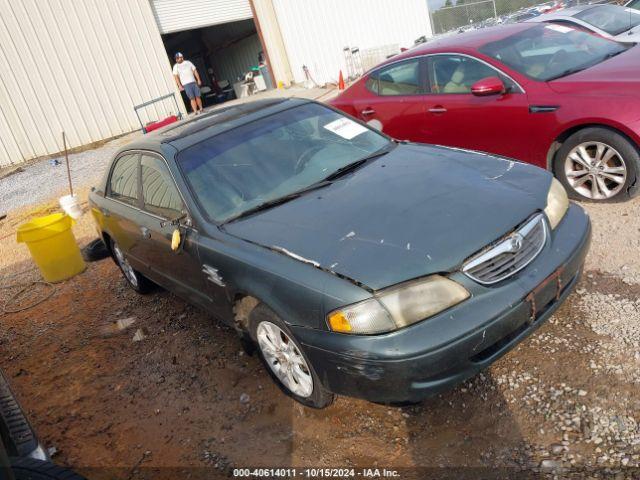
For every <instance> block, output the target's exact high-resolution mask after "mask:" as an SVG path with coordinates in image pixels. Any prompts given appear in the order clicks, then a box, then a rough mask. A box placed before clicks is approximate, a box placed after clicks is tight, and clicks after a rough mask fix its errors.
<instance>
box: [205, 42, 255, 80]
mask: <svg viewBox="0 0 640 480" xmlns="http://www.w3.org/2000/svg"><path fill="white" fill-rule="evenodd" d="M261 50H262V45H261V43H260V38H259V37H258V34H254V35H251V36H250V37H247V38H244V39H242V40H240V41H239V42H237V43H234V44H233V45H230V46H228V47H226V48H222V49H220V50H217V51H216V52H214V53H213V54H212V55H211V57H210V62H211V65H213V72H214V73H215V75H216V78H217V79H218V80H229V82H231V83H232V84H233V83H234V82H235V81H236V79H237V78H238V77H239V76H241V75H243V74H244V73H245V72H247V71H249V68H250V67H252V66H256V65H258V53H259V52H260V51H261Z"/></svg>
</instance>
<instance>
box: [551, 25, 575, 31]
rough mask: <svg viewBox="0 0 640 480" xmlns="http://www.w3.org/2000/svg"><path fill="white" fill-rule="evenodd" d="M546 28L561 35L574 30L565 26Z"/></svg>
mask: <svg viewBox="0 0 640 480" xmlns="http://www.w3.org/2000/svg"><path fill="white" fill-rule="evenodd" d="M546 28H548V29H549V30H554V31H556V32H560V33H569V32H573V28H571V27H565V26H564V25H547V26H546Z"/></svg>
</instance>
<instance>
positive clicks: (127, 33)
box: [0, 0, 431, 167]
mask: <svg viewBox="0 0 640 480" xmlns="http://www.w3.org/2000/svg"><path fill="white" fill-rule="evenodd" d="M430 34H431V30H430V25H429V16H428V11H427V1H426V0H118V1H103V0H0V62H2V64H3V65H4V66H5V67H4V68H2V69H0V167H3V166H7V165H12V164H17V163H21V162H24V161H26V160H30V159H33V158H37V157H41V156H46V155H55V154H57V153H59V152H60V151H61V150H62V131H65V132H66V134H67V137H68V140H69V142H70V146H71V147H79V146H83V145H88V144H92V143H95V142H99V141H101V140H105V139H108V138H112V137H114V136H117V135H120V134H124V133H127V132H131V131H133V130H136V129H138V128H140V123H139V120H138V118H137V117H136V114H135V112H134V106H135V105H137V104H141V103H144V102H148V101H150V100H152V99H154V98H157V97H160V96H162V95H166V94H171V93H173V94H174V95H175V98H176V99H177V100H178V102H177V104H178V109H179V110H180V111H181V113H186V109H185V105H184V103H183V102H182V101H180V98H181V95H182V94H181V93H180V92H179V91H178V90H177V88H176V85H175V82H174V79H173V75H172V73H171V66H172V63H173V54H174V53H175V52H176V51H182V52H183V53H184V54H185V57H186V58H188V59H189V60H191V61H193V63H194V64H195V65H196V67H197V68H198V71H199V72H200V75H201V77H203V83H204V85H205V86H206V87H207V90H208V91H210V92H211V93H210V94H208V97H210V98H212V99H213V101H220V98H222V97H223V96H221V95H220V94H219V93H220V92H221V91H225V92H227V94H228V92H230V91H232V87H233V86H234V84H238V83H240V82H241V81H242V79H243V76H244V74H245V72H247V71H248V70H249V69H251V68H253V69H255V68H257V66H258V65H259V58H260V59H263V60H264V62H263V63H264V64H266V66H265V65H264V64H261V65H262V66H263V69H262V71H263V72H264V73H265V77H267V76H268V78H269V79H271V80H272V82H271V83H272V84H273V85H277V84H278V83H280V84H281V85H283V86H285V87H287V86H289V85H290V84H292V83H300V82H305V81H307V80H308V77H307V74H305V70H304V68H303V66H306V68H307V72H308V76H309V77H310V78H311V79H313V81H315V83H317V84H320V85H322V84H325V83H328V82H336V81H337V79H338V72H339V71H340V70H343V72H344V74H345V76H348V75H349V74H350V73H353V72H354V71H353V69H354V63H353V58H348V55H347V53H349V55H351V51H355V52H357V54H356V55H357V60H358V61H359V62H360V63H359V68H360V69H362V68H365V67H367V66H372V65H370V64H371V63H372V62H373V63H375V62H377V61H380V60H382V59H383V58H384V57H385V56H386V55H388V54H391V53H397V51H398V50H399V48H400V47H403V46H404V47H409V46H411V45H412V44H413V40H414V39H416V38H418V37H420V36H422V35H430ZM345 47H348V52H345V51H344V49H345ZM351 57H353V56H352V55H351ZM356 63H357V62H356ZM267 72H268V73H267ZM169 100H170V101H164V102H159V103H157V104H154V105H152V106H150V107H147V108H145V109H143V110H142V118H141V120H142V121H143V123H146V122H149V121H154V120H159V119H162V118H165V117H167V116H169V115H171V114H174V113H177V112H176V102H174V101H173V99H169ZM187 103H188V102H187Z"/></svg>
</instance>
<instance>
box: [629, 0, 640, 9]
mask: <svg viewBox="0 0 640 480" xmlns="http://www.w3.org/2000/svg"><path fill="white" fill-rule="evenodd" d="M626 7H627V8H633V9H635V10H640V0H633V1H631V2H629V3H627V5H626Z"/></svg>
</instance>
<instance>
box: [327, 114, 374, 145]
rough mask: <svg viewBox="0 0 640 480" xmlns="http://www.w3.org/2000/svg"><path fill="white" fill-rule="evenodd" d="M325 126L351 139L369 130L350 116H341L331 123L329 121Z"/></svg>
mask: <svg viewBox="0 0 640 480" xmlns="http://www.w3.org/2000/svg"><path fill="white" fill-rule="evenodd" d="M324 128H326V129H327V130H329V131H330V132H333V133H335V134H336V135H339V136H341V137H342V138H344V139H346V140H351V139H352V138H355V137H357V136H358V135H360V134H362V133H364V132H366V131H367V129H366V127H363V126H362V125H360V124H359V123H356V122H354V121H353V120H350V119H348V118H339V119H338V120H334V121H333V122H331V123H327V124H326V125H325V126H324Z"/></svg>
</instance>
